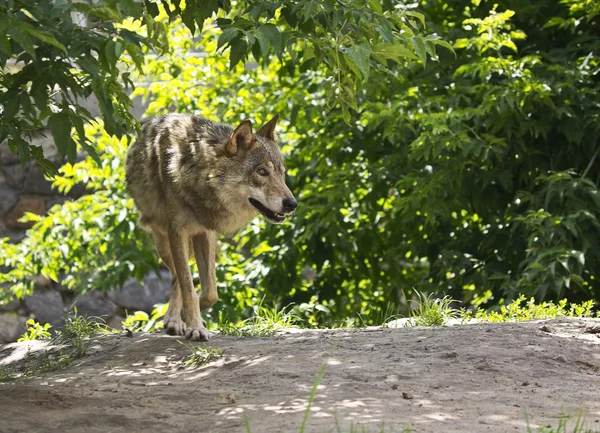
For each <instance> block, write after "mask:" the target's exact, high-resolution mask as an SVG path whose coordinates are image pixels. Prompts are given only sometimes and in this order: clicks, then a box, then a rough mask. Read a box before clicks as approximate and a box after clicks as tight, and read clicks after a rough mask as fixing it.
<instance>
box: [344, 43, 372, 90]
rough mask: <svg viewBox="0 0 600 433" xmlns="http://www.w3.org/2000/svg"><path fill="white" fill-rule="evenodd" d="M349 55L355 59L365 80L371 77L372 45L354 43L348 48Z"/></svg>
mask: <svg viewBox="0 0 600 433" xmlns="http://www.w3.org/2000/svg"><path fill="white" fill-rule="evenodd" d="M348 56H349V57H350V58H351V59H352V60H354V63H355V64H356V66H357V68H358V69H359V70H360V73H361V74H362V76H363V78H364V80H365V81H367V80H368V79H369V72H370V69H371V60H370V57H371V46H370V45H369V44H367V43H363V44H361V45H353V46H352V47H350V49H349V50H348Z"/></svg>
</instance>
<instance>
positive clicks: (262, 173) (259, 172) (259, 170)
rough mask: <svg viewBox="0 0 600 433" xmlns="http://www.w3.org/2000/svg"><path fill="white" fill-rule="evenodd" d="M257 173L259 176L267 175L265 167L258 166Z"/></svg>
mask: <svg viewBox="0 0 600 433" xmlns="http://www.w3.org/2000/svg"><path fill="white" fill-rule="evenodd" d="M258 174H259V175H261V176H265V177H267V176H268V175H269V172H268V171H267V169H266V168H259V169H258Z"/></svg>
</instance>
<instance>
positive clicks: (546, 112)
mask: <svg viewBox="0 0 600 433" xmlns="http://www.w3.org/2000/svg"><path fill="white" fill-rule="evenodd" d="M370 3H373V2H370ZM261 4H262V2H261ZM352 4H354V3H352ZM420 12H424V16H425V20H426V23H427V29H429V30H428V31H435V32H436V33H437V34H439V35H441V36H442V37H443V38H444V39H445V40H448V41H451V42H452V43H453V45H454V47H455V50H456V56H455V55H454V54H453V53H452V52H450V51H443V52H440V53H439V56H440V58H439V61H438V62H431V61H429V62H427V63H425V62H410V59H409V57H411V56H407V63H392V62H390V63H388V64H387V67H381V63H380V60H382V59H378V58H377V57H376V56H373V55H371V56H369V57H367V63H369V65H370V66H369V67H368V69H365V65H364V64H363V65H362V66H361V67H358V66H356V68H357V71H354V72H355V73H356V75H355V77H354V78H356V77H358V76H359V75H360V73H362V72H361V70H362V71H363V72H364V71H366V70H368V71H369V72H368V77H369V79H368V81H366V82H363V81H361V80H358V81H355V84H357V86H356V87H355V89H356V94H355V97H356V101H357V106H356V107H355V108H357V109H358V110H357V112H355V113H351V112H349V111H348V110H347V109H345V108H344V107H346V106H347V105H348V106H351V105H353V104H350V103H347V104H346V103H344V104H341V105H340V104H338V105H332V99H331V97H330V96H331V95H330V92H331V86H332V75H331V71H332V69H330V68H331V67H332V66H331V65H329V64H328V61H327V60H326V59H327V54H324V53H322V54H323V56H324V57H323V58H322V60H323V63H318V64H314V65H311V67H310V68H308V67H307V68H299V69H294V70H290V68H289V61H290V59H291V58H293V55H291V54H290V52H287V54H286V53H282V54H281V55H280V56H279V58H274V59H272V61H271V62H269V63H268V64H262V65H259V67H257V68H256V69H252V68H244V67H243V65H242V64H241V63H240V64H238V65H232V64H231V62H230V57H229V56H228V55H227V54H228V53H219V52H218V50H217V45H218V44H219V41H218V38H217V37H216V34H218V33H219V30H218V28H216V27H215V26H214V25H212V24H211V25H205V26H204V30H203V33H202V37H201V38H199V39H197V40H195V41H194V40H191V39H190V38H189V37H188V35H189V33H188V31H187V30H186V29H185V28H184V26H183V25H181V24H178V23H177V21H175V22H174V23H173V25H172V27H171V28H172V30H171V36H170V44H169V49H168V51H167V52H166V53H165V55H164V56H162V57H151V56H147V57H146V58H145V59H144V61H145V63H144V72H145V75H144V76H143V77H142V76H138V75H137V74H134V75H132V78H133V79H134V81H141V80H143V83H142V84H143V85H140V86H138V87H137V89H136V91H135V93H134V95H142V96H143V97H145V98H147V99H148V100H149V101H151V102H150V106H149V110H148V112H149V114H154V113H163V112H167V111H170V110H175V111H182V112H193V113H196V114H199V115H204V116H207V117H210V118H212V119H216V120H225V121H228V122H231V123H235V122H238V121H240V120H241V119H244V118H247V117H250V118H252V119H253V120H254V121H255V122H256V123H260V122H261V121H263V120H265V119H266V118H267V117H268V116H269V115H271V114H272V113H273V112H279V113H280V114H281V115H282V119H284V120H283V121H282V122H281V129H280V132H281V134H280V135H281V137H282V141H283V143H284V148H283V150H284V153H285V154H286V159H287V162H286V165H287V166H288V173H289V185H290V187H291V189H292V190H293V191H294V192H295V194H296V195H297V197H298V199H299V203H300V207H299V209H298V211H297V212H296V214H295V216H294V217H293V218H292V220H291V221H290V222H288V223H286V224H285V225H284V226H267V225H266V223H264V222H263V221H262V220H260V219H257V220H255V221H253V222H252V223H251V224H250V225H249V227H248V228H247V229H245V230H243V231H242V232H240V233H238V234H236V235H235V236H234V237H233V238H228V239H227V240H226V242H224V243H223V254H222V255H221V263H220V264H219V266H218V277H217V280H218V285H219V292H220V298H221V301H220V302H219V303H218V304H217V305H216V306H215V308H213V310H214V311H213V312H212V317H213V319H217V318H219V317H221V318H223V317H227V318H229V319H230V320H236V319H238V318H243V317H247V316H248V315H249V314H250V313H251V312H252V305H256V304H258V300H259V299H261V298H262V297H263V296H266V302H267V303H270V302H271V301H272V300H274V301H277V302H278V303H279V304H280V305H287V304H289V303H294V306H295V313H296V314H298V315H300V316H301V317H303V318H304V319H306V321H307V323H309V324H323V323H332V322H342V321H344V320H345V319H346V318H348V317H350V318H351V320H356V322H357V323H361V324H369V323H377V321H378V320H379V317H380V315H381V311H383V310H385V309H386V308H387V306H388V304H389V303H392V304H395V305H396V306H397V307H398V308H402V307H404V308H406V306H407V305H408V302H407V300H408V299H410V298H411V297H413V296H414V294H415V289H417V290H418V291H419V292H421V293H436V292H437V293H438V294H447V295H449V296H451V297H452V298H454V299H459V300H461V301H462V302H463V303H464V305H475V306H494V305H497V304H501V303H504V302H508V301H510V300H512V299H517V298H518V296H519V294H524V295H526V296H527V297H528V298H529V297H535V299H537V300H538V301H542V300H555V301H558V300H561V299H563V298H565V297H566V298H567V299H569V300H570V301H577V302H580V301H583V300H588V299H595V300H596V301H598V300H600V286H599V283H598V277H597V275H596V274H595V272H597V269H600V247H599V246H598V245H600V224H599V222H598V215H600V195H599V194H598V186H597V185H598V182H599V181H600V169H599V166H598V163H599V162H598V161H599V160H598V158H597V157H598V149H599V146H598V138H599V132H600V130H599V125H600V118H599V117H600V116H599V114H600V105H599V103H600V101H598V97H597V95H598V90H599V81H598V77H599V75H600V73H599V69H600V39H599V38H598V34H600V32H599V29H598V18H599V15H598V12H599V11H598V7H597V5H596V4H595V3H594V2H591V1H574V0H566V1H564V2H561V3H557V2H555V1H551V0H543V1H535V2H534V1H533V0H531V1H516V0H514V1H503V2H500V3H498V5H497V6H494V5H493V4H492V3H490V2H485V1H481V2H479V1H473V2H467V1H456V0H455V1H444V2H442V1H438V0H431V1H426V2H424V3H422V4H421V7H420ZM375 27H377V26H375ZM130 29H132V31H136V27H135V23H130ZM221 34H224V33H221ZM358 34H359V35H360V33H358ZM236 35H238V36H239V34H238V33H236ZM246 37H247V35H246ZM357 37H358V38H359V41H360V36H357ZM232 40H233V39H232ZM250 40H251V39H250ZM319 41H320V42H321V43H323V44H326V42H325V40H321V39H320V40H319ZM222 42H223V40H222V39H221V43H222ZM313 42H314V43H318V41H313ZM258 43H260V42H258ZM418 45H419V43H416V45H415V47H416V46H418ZM263 46H264V45H263ZM314 46H315V45H313V48H309V46H308V45H307V46H302V45H296V46H295V48H294V50H297V52H296V54H294V56H296V63H297V64H298V63H302V62H299V61H298V58H303V57H302V56H305V55H307V54H306V51H307V50H308V51H309V53H310V50H311V49H313V51H316V50H314ZM359 46H360V44H359ZM336 47H337V49H336ZM330 48H331V49H332V50H333V51H334V52H336V53H337V54H336V55H340V56H342V54H345V55H349V54H348V52H347V51H346V48H345V47H344V45H343V44H341V45H331V46H330ZM430 48H431V46H429V45H427V46H426V52H430ZM417 49H418V48H417ZM199 50H202V51H205V52H206V53H207V55H206V56H198V55H192V54H191V53H193V52H197V51H199ZM234 50H235V48H234V47H233V46H232V49H231V50H230V51H234ZM430 54H433V53H431V52H430ZM344 58H345V57H344ZM363 60H364V59H363ZM350 65H352V63H351V62H350V63H346V66H347V67H348V68H350V69H352V70H354V69H353V68H354V67H353V66H350ZM231 66H233V69H232V70H231V71H230V68H231ZM334 69H335V68H334ZM337 71H338V73H339V74H342V73H343V74H346V72H347V70H342V69H338V70H337ZM334 75H335V74H334ZM340 76H341V75H340ZM363 78H364V77H363ZM358 84H360V85H358ZM338 95H339V93H338ZM334 100H335V99H334ZM338 102H339V101H338ZM342 102H344V101H342ZM346 102H347V101H346ZM88 137H89V138H90V141H91V142H93V143H94V144H95V146H96V147H97V148H98V149H99V154H100V158H101V159H102V168H101V169H98V168H97V167H96V168H94V163H93V161H92V160H91V159H88V160H86V161H83V162H81V163H79V164H76V165H75V166H71V165H67V166H65V167H63V169H62V172H63V176H62V177H57V179H56V180H55V183H56V185H57V186H59V187H66V188H68V187H69V186H70V185H72V183H73V182H75V181H83V180H86V179H92V182H91V183H88V187H89V188H91V193H92V195H90V196H87V197H84V198H82V199H80V200H79V201H77V202H74V203H69V204H67V205H64V206H62V207H55V208H54V209H53V210H52V211H51V213H50V215H49V216H48V217H47V218H44V219H41V220H40V221H39V222H38V223H37V224H36V226H34V228H33V229H32V230H31V231H30V236H29V238H28V239H26V240H25V241H23V242H22V243H21V244H20V245H15V246H12V245H8V244H6V243H4V244H3V245H0V248H2V249H3V254H0V265H1V264H6V265H9V266H11V267H12V270H11V271H10V272H8V273H5V274H2V275H0V282H1V281H3V280H4V281H7V282H9V283H10V284H11V287H12V293H16V294H18V295H22V294H23V293H25V292H26V291H27V290H30V289H31V287H32V284H33V283H32V282H31V281H32V277H33V276H34V275H36V274H37V273H40V272H41V273H44V274H46V275H49V276H51V277H52V276H56V275H59V274H60V273H61V272H62V273H65V274H66V275H67V276H68V277H67V278H68V284H69V285H70V286H71V287H73V288H74V289H76V290H85V289H89V288H101V289H108V288H109V287H110V286H113V285H118V284H120V283H122V282H123V280H124V279H125V278H126V277H127V276H129V275H136V276H138V277H139V276H141V275H143V274H144V273H145V272H146V271H147V270H149V269H152V268H153V267H156V265H157V263H156V258H155V256H154V255H153V252H152V248H151V243H150V241H149V238H148V236H147V235H146V234H144V233H142V232H141V231H139V229H137V228H136V227H135V225H134V221H135V217H136V216H135V211H134V209H133V206H132V203H131V200H130V199H129V198H128V197H127V196H126V193H125V192H124V185H123V163H122V162H123V161H122V156H123V152H124V149H125V146H126V140H118V139H115V138H110V137H109V136H108V135H106V134H105V133H104V132H103V131H102V130H101V129H100V128H97V129H94V130H91V129H90V131H89V133H88ZM84 212H86V213H84ZM82 214H83V215H84V216H83V217H81V218H80V216H81V215H82ZM76 221H79V223H76ZM57 224H62V226H60V227H57ZM62 245H68V247H67V248H66V251H65V248H64V247H62ZM242 253H243V254H242ZM73 263H76V265H73ZM7 293H9V294H10V291H9V292H7Z"/></svg>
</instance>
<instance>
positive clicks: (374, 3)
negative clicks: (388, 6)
mask: <svg viewBox="0 0 600 433" xmlns="http://www.w3.org/2000/svg"><path fill="white" fill-rule="evenodd" d="M369 4H370V5H371V9H373V10H374V11H375V12H377V13H378V14H382V13H383V8H382V7H381V1H380V0H369Z"/></svg>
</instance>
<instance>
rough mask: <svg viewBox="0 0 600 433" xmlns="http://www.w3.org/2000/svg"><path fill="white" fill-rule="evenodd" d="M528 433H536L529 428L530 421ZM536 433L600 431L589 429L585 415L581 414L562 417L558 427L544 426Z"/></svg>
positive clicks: (590, 432)
mask: <svg viewBox="0 0 600 433" xmlns="http://www.w3.org/2000/svg"><path fill="white" fill-rule="evenodd" d="M527 433H534V430H532V429H531V427H529V421H527ZM535 433H600V430H592V429H590V428H587V427H586V426H585V420H584V419H583V413H582V412H579V414H577V415H576V416H561V417H560V418H559V419H558V425H557V426H556V427H552V426H551V425H547V426H543V427H540V428H539V429H537V430H535Z"/></svg>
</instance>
